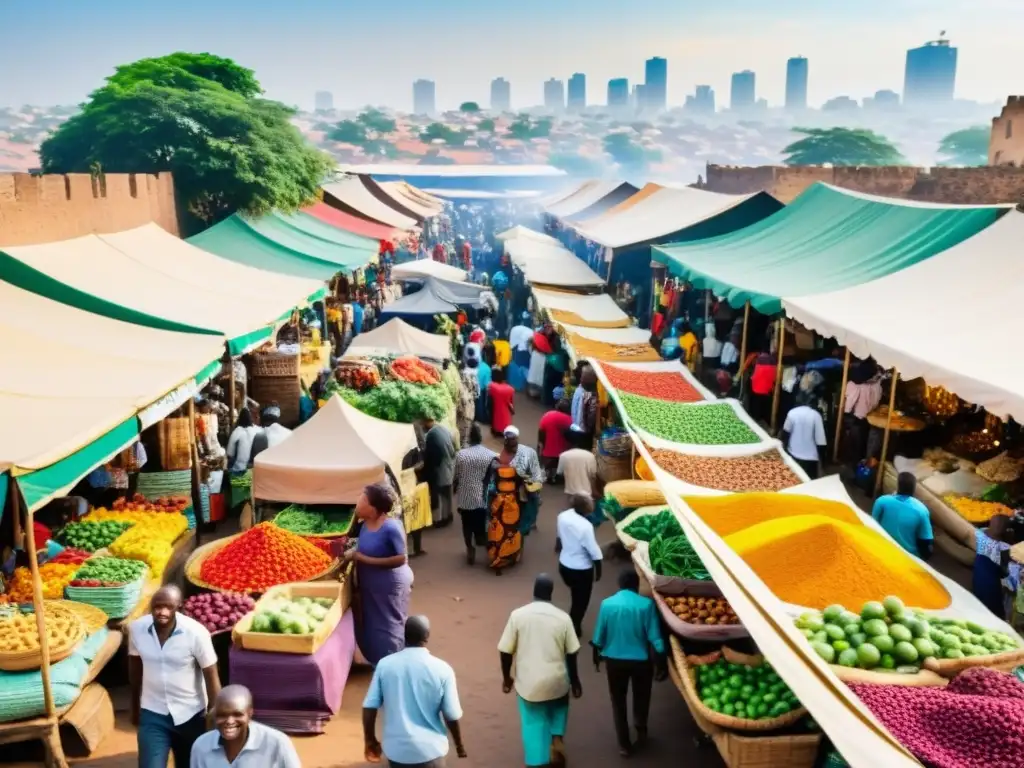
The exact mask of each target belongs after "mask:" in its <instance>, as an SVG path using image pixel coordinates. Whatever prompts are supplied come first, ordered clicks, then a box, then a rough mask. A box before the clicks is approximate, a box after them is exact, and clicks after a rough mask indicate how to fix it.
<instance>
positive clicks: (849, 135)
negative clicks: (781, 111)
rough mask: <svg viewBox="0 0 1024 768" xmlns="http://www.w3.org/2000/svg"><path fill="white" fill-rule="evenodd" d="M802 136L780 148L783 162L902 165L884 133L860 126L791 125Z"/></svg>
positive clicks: (788, 163)
mask: <svg viewBox="0 0 1024 768" xmlns="http://www.w3.org/2000/svg"><path fill="white" fill-rule="evenodd" d="M793 130H794V132H795V133H799V134H802V135H803V138H802V139H798V140H797V141H794V142H793V143H791V144H790V145H789V146H787V147H786V148H785V149H783V150H782V154H783V155H784V160H785V163H786V165H824V164H826V163H831V164H832V165H847V166H849V165H906V162H907V161H906V159H905V158H904V157H903V155H901V154H900V151H899V150H898V149H896V147H895V146H894V145H893V144H892V143H891V142H890V141H889V140H888V139H886V138H885V137H884V136H880V135H878V134H877V133H875V132H874V131H869V130H865V129H860V128H839V127H836V128H794V129H793Z"/></svg>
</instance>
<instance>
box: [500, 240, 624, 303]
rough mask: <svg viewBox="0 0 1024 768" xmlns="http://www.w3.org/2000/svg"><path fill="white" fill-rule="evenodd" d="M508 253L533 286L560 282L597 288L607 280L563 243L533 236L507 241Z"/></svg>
mask: <svg viewBox="0 0 1024 768" xmlns="http://www.w3.org/2000/svg"><path fill="white" fill-rule="evenodd" d="M505 253H506V254H508V256H509V258H510V259H511V260H512V263H513V264H515V265H516V266H517V267H519V269H521V270H522V272H523V275H524V276H525V277H526V280H527V281H528V282H529V283H530V284H531V285H534V286H557V287H563V288H570V287H571V288H577V289H582V290H589V291H595V290H598V289H600V288H601V287H603V286H604V284H605V281H604V278H602V277H601V276H600V275H598V274H597V273H596V272H594V270H592V269H591V268H590V267H588V266H587V265H586V264H585V263H584V262H582V261H580V260H579V259H577V258H576V256H575V255H574V254H573V253H572V251H570V250H568V249H567V248H565V247H563V246H562V245H561V244H560V243H553V244H549V243H546V242H543V241H539V240H537V239H535V238H530V237H517V238H514V239H508V240H506V241H505Z"/></svg>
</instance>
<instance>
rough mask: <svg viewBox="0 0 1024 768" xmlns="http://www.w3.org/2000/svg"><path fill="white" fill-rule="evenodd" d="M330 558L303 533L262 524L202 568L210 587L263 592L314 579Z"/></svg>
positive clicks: (202, 576) (223, 549)
mask: <svg viewBox="0 0 1024 768" xmlns="http://www.w3.org/2000/svg"><path fill="white" fill-rule="evenodd" d="M330 564H331V558H330V556H329V555H327V554H326V553H324V552H323V551H322V550H321V549H319V548H317V547H315V546H313V545H312V544H310V543H309V542H308V541H306V540H305V539H303V538H302V537H301V536H296V535H295V534H294V533H290V532H288V531H286V530H284V529H282V528H278V527H277V526H276V525H273V524H271V523H260V524H259V525H257V526H254V527H253V528H250V529H249V530H248V531H246V532H245V533H243V534H241V535H239V537H238V538H237V539H235V540H234V541H232V542H231V543H230V544H227V545H226V546H224V547H222V548H221V549H220V550H219V551H218V552H216V553H215V554H213V555H211V556H210V557H208V558H207V559H206V560H205V561H204V562H203V564H202V566H201V567H200V569H199V576H200V578H201V579H202V580H203V581H205V582H206V583H207V584H210V585H211V586H214V587H217V588H218V589H224V590H230V591H232V592H263V591H264V590H266V589H267V588H269V587H273V586H275V585H277V584H288V583H290V582H293V581H308V580H310V579H314V578H316V577H317V576H319V575H320V574H322V573H323V572H324V571H326V570H327V569H328V567H329V566H330Z"/></svg>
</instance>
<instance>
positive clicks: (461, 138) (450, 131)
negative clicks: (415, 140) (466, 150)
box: [420, 123, 469, 147]
mask: <svg viewBox="0 0 1024 768" xmlns="http://www.w3.org/2000/svg"><path fill="white" fill-rule="evenodd" d="M468 138H469V134H468V133H466V132H464V131H457V130H455V129H454V128H449V127H448V126H447V125H445V124H444V123H431V124H430V125H428V126H427V127H426V128H424V129H423V130H422V131H421V132H420V141H423V142H426V143H428V144H429V143H431V142H433V141H435V140H437V139H440V140H441V141H443V142H444V143H445V144H447V145H448V146H450V147H461V146H462V145H464V144H465V143H466V140H467V139H468Z"/></svg>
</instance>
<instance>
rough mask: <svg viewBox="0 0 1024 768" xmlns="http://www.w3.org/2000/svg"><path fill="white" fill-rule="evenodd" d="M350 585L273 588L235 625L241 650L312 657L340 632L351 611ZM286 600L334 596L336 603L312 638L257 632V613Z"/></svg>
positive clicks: (308, 584) (328, 583) (331, 583)
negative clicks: (344, 618)
mask: <svg viewBox="0 0 1024 768" xmlns="http://www.w3.org/2000/svg"><path fill="white" fill-rule="evenodd" d="M346 587H347V585H346V584H343V583H340V582H337V581H315V582H314V581H310V582H304V583H299V584H281V585H279V586H276V587H271V588H270V589H269V590H267V592H266V593H264V595H263V597H261V598H260V599H259V600H258V601H257V602H256V608H255V610H253V611H252V612H250V613H247V614H246V615H245V616H243V617H242V618H241V619H240V620H239V621H238V623H237V624H236V625H235V629H234V632H232V637H233V639H234V642H235V644H236V645H237V646H238V647H239V648H244V649H245V650H247V651H269V652H271V653H297V654H304V655H307V656H308V655H309V654H312V653H316V652H317V651H318V650H319V649H320V646H321V645H323V644H324V643H325V642H326V641H327V638H328V637H330V636H331V633H332V632H334V630H335V629H337V627H338V624H339V623H340V622H341V617H342V615H343V614H344V613H345V611H346V610H347V609H348V603H349V600H350V599H351V590H350V589H347V588H346ZM282 597H287V598H291V599H294V598H296V597H330V598H334V604H333V605H332V606H331V607H330V608H329V609H328V611H327V617H326V618H325V619H324V621H323V623H322V624H321V625H320V626H319V627H318V628H317V630H316V632H313V633H312V634H309V635H279V634H276V633H270V632H253V631H252V629H251V627H252V622H253V619H254V618H255V617H256V614H257V613H259V612H260V611H261V610H263V609H264V608H266V606H267V605H268V604H269V603H272V602H273V601H274V600H277V599H279V598H282Z"/></svg>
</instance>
